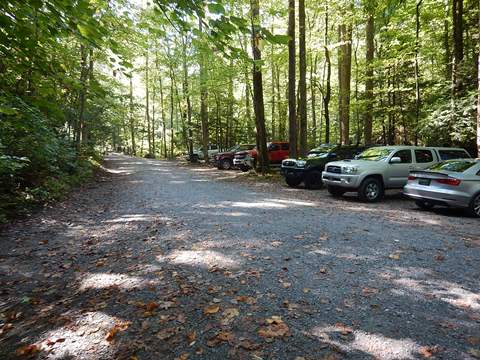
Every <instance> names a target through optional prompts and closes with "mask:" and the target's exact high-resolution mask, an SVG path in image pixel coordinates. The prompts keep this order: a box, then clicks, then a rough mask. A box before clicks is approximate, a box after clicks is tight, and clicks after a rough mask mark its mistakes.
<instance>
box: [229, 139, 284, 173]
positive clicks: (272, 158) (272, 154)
mask: <svg viewBox="0 0 480 360" xmlns="http://www.w3.org/2000/svg"><path fill="white" fill-rule="evenodd" d="M288 151H289V145H288V142H283V141H272V142H269V143H267V153H268V161H269V162H270V163H271V164H281V163H282V160H283V159H286V158H287V157H288ZM257 156H258V153H257V148H254V149H252V150H249V151H239V152H237V153H235V156H234V158H233V164H234V165H235V166H237V167H238V168H239V169H240V170H242V171H248V170H250V169H251V168H252V167H255V165H256V162H257Z"/></svg>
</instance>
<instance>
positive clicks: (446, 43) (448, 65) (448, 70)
mask: <svg viewBox="0 0 480 360" xmlns="http://www.w3.org/2000/svg"><path fill="white" fill-rule="evenodd" d="M444 1H445V19H444V20H443V47H444V51H445V60H444V61H445V79H447V81H451V79H452V59H451V52H450V32H449V26H450V24H449V21H448V17H449V14H450V11H449V4H450V0H444Z"/></svg>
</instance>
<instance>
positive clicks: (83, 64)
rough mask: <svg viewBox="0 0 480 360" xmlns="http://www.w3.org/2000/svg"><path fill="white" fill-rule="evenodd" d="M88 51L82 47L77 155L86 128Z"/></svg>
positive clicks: (76, 136) (76, 140) (76, 137)
mask: <svg viewBox="0 0 480 360" xmlns="http://www.w3.org/2000/svg"><path fill="white" fill-rule="evenodd" d="M87 56H88V55H87V49H86V47H85V45H83V44H81V45H80V57H81V62H80V93H79V96H78V102H79V104H78V120H77V126H76V129H75V142H76V146H77V153H78V154H79V153H80V149H81V147H82V142H83V139H82V135H83V127H84V125H85V124H84V113H85V102H86V92H87V84H86V83H87V76H88V69H87Z"/></svg>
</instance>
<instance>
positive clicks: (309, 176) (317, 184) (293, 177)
mask: <svg viewBox="0 0 480 360" xmlns="http://www.w3.org/2000/svg"><path fill="white" fill-rule="evenodd" d="M365 149H366V147H364V146H353V145H351V146H350V145H348V146H347V145H345V146H341V145H331V144H325V145H320V146H319V147H317V148H315V149H312V150H310V151H309V152H308V154H307V157H306V158H302V159H285V160H283V161H282V169H281V172H282V175H283V176H284V177H285V181H286V183H287V184H288V185H289V186H291V187H297V186H298V185H300V184H301V183H302V182H304V183H305V188H307V189H320V188H321V187H322V186H323V182H322V171H323V170H324V168H325V164H327V163H328V162H330V161H335V160H344V159H353V158H354V157H355V156H356V155H358V154H360V153H361V152H362V151H363V150H365Z"/></svg>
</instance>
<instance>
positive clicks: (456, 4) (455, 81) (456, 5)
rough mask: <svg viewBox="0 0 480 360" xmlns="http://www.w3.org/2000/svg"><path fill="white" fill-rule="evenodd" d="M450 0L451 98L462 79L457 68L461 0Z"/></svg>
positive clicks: (459, 49) (459, 51)
mask: <svg viewBox="0 0 480 360" xmlns="http://www.w3.org/2000/svg"><path fill="white" fill-rule="evenodd" d="M452 1H453V2H452V23H453V51H452V55H453V59H452V98H455V97H457V96H458V95H459V94H460V92H461V90H462V80H461V76H460V74H459V68H460V63H461V62H462V60H463V0H452Z"/></svg>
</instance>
